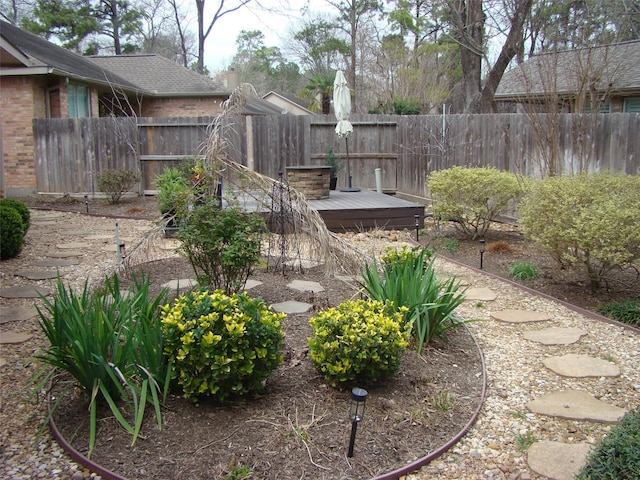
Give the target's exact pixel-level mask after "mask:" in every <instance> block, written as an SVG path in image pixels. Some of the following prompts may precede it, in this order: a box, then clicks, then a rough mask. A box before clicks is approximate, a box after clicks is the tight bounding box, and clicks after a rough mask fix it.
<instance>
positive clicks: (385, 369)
mask: <svg viewBox="0 0 640 480" xmlns="http://www.w3.org/2000/svg"><path fill="white" fill-rule="evenodd" d="M310 322H311V328H312V331H313V336H312V337H311V338H309V350H310V356H311V361H312V362H313V364H314V366H315V367H316V368H317V369H318V371H319V372H320V373H321V374H322V375H323V377H324V378H325V380H327V381H328V382H329V384H330V385H331V386H334V387H335V386H338V385H339V384H343V383H345V382H351V381H358V382H359V383H361V384H363V385H367V384H372V383H375V382H378V381H380V380H383V379H385V378H387V377H389V376H391V375H393V374H395V373H396V372H397V371H398V369H399V368H400V363H401V361H402V355H403V354H404V352H405V350H406V348H407V345H408V335H409V332H408V329H407V327H405V326H404V322H403V315H402V313H401V312H395V313H394V312H393V311H392V309H391V308H389V306H388V305H385V304H384V303H382V302H378V301H366V300H356V301H346V302H343V303H341V304H340V305H338V306H337V307H334V308H329V309H326V310H323V311H321V312H320V313H318V315H317V316H315V317H313V318H311V320H310Z"/></svg>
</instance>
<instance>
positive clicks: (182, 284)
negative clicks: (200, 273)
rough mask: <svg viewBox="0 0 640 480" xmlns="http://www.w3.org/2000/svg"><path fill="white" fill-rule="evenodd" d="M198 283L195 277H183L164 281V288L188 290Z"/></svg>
mask: <svg viewBox="0 0 640 480" xmlns="http://www.w3.org/2000/svg"><path fill="white" fill-rule="evenodd" d="M196 285H198V281H197V280H196V279H194V278H181V279H179V280H170V281H168V282H167V283H163V284H162V288H168V289H169V290H188V289H189V288H193V287H195V286H196Z"/></svg>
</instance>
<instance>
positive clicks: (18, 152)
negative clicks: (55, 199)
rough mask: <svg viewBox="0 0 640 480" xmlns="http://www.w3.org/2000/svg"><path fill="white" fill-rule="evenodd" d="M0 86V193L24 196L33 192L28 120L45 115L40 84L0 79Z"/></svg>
mask: <svg viewBox="0 0 640 480" xmlns="http://www.w3.org/2000/svg"><path fill="white" fill-rule="evenodd" d="M0 86H1V88H0V112H1V113H0V119H1V122H2V167H3V169H4V172H3V190H4V192H3V193H4V194H5V195H7V196H20V195H27V194H29V193H32V192H34V191H35V189H36V175H35V169H34V164H33V134H32V126H31V119H32V118H34V117H36V116H44V115H45V103H44V88H43V86H44V80H43V79H42V78H35V77H2V79H1V83H0Z"/></svg>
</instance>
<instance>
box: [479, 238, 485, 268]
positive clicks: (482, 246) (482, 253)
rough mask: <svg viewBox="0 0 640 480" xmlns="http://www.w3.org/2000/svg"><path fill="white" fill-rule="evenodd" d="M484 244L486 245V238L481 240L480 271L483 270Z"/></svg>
mask: <svg viewBox="0 0 640 480" xmlns="http://www.w3.org/2000/svg"><path fill="white" fill-rule="evenodd" d="M484 244H485V240H484V238H481V239H480V270H482V263H483V262H482V261H483V260H484Z"/></svg>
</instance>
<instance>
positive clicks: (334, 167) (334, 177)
mask: <svg viewBox="0 0 640 480" xmlns="http://www.w3.org/2000/svg"><path fill="white" fill-rule="evenodd" d="M324 163H325V165H328V166H329V167H331V171H330V173H329V189H330V190H335V189H336V187H337V185H338V173H339V172H340V170H342V168H343V166H344V165H343V164H342V159H341V158H340V157H338V156H336V155H335V153H333V147H329V150H327V155H326V156H325V157H324Z"/></svg>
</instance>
